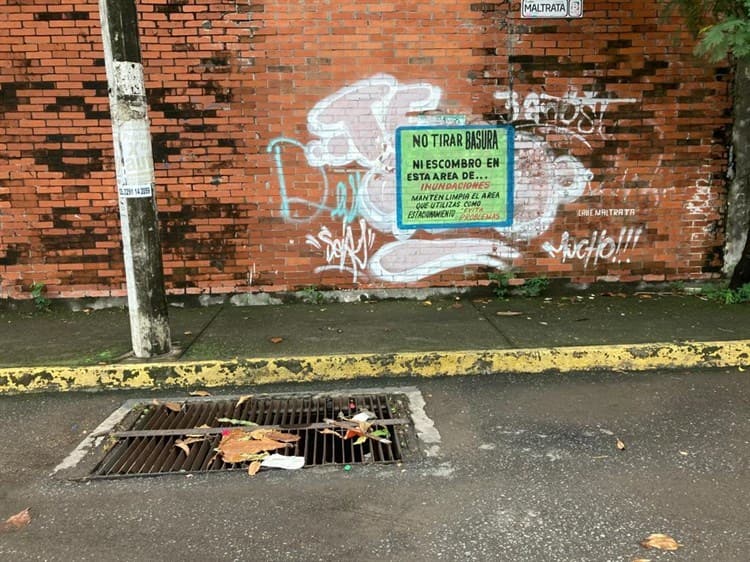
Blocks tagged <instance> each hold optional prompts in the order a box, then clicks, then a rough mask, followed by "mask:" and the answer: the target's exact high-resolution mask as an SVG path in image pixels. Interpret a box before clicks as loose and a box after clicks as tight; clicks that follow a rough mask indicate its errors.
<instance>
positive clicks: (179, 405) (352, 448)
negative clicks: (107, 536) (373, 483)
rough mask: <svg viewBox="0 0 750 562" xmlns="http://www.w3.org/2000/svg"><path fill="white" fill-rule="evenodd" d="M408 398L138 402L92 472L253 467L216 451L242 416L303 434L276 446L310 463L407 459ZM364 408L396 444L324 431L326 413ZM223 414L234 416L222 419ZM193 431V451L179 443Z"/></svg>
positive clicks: (263, 425) (343, 413)
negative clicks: (404, 441)
mask: <svg viewBox="0 0 750 562" xmlns="http://www.w3.org/2000/svg"><path fill="white" fill-rule="evenodd" d="M407 403H408V401H407V400H406V397H404V396H398V395H393V394H368V395H352V396H346V395H342V396H302V397H300V396H295V397H291V398H290V397H273V396H270V397H265V396H264V397H250V398H248V397H231V398H222V399H213V398H201V399H189V400H184V401H182V402H168V401H165V402H156V401H154V402H153V403H147V404H142V405H140V406H138V407H136V408H133V409H132V410H131V411H130V412H129V414H128V415H127V416H126V417H125V418H124V419H123V422H122V423H121V424H120V428H121V429H120V430H117V431H112V432H109V433H108V437H109V442H110V444H111V447H110V448H109V449H108V452H107V453H106V455H105V457H104V458H103V459H102V461H101V462H99V463H98V464H97V465H96V466H95V468H94V469H93V471H92V472H91V473H90V474H89V476H88V478H118V477H127V476H139V475H158V474H170V473H186V472H211V471H226V470H237V469H247V466H248V464H249V462H243V463H233V464H230V463H225V462H224V461H223V460H222V459H221V455H218V454H217V453H216V450H215V449H216V447H217V445H218V444H219V441H220V440H221V437H222V431H226V429H227V428H230V427H244V426H242V424H240V423H239V422H237V421H236V420H242V421H246V422H253V423H255V424H257V425H258V428H273V429H279V430H283V431H284V432H286V433H292V434H294V435H298V436H299V437H300V439H299V440H298V441H297V442H296V443H293V444H291V446H290V447H288V448H285V449H282V450H279V451H276V452H278V453H279V454H282V455H285V456H301V457H304V459H305V465H304V466H305V467H311V466H322V465H341V464H361V463H393V462H399V461H401V460H402V439H403V438H404V436H405V434H406V431H407V429H408V428H409V426H410V424H411V420H410V419H408V418H398V417H394V415H393V413H394V410H395V411H397V412H398V413H403V412H406V411H407V407H406V404H407ZM363 411H367V412H369V413H370V414H372V416H374V418H372V419H370V420H369V421H370V422H372V423H373V427H378V428H381V429H387V430H388V434H389V436H388V438H387V439H388V440H390V443H384V442H382V441H376V440H373V439H367V440H365V442H363V443H360V444H355V441H356V440H355V439H346V440H344V439H342V438H341V437H339V436H336V435H332V434H330V433H321V431H320V430H321V429H325V428H330V427H331V424H330V421H326V420H332V419H333V420H340V419H341V418H342V417H343V418H351V417H352V416H354V415H355V414H357V413H359V412H363ZM222 418H226V419H229V420H231V421H224V422H219V421H218V420H219V419H222ZM252 429H257V428H256V427H253V428H252ZM204 436H205V439H202V437H204ZM186 438H193V439H192V440H193V441H194V442H193V443H191V444H190V446H189V447H188V449H189V452H188V453H186V452H185V450H184V449H183V448H180V447H178V446H177V445H178V444H179V440H186Z"/></svg>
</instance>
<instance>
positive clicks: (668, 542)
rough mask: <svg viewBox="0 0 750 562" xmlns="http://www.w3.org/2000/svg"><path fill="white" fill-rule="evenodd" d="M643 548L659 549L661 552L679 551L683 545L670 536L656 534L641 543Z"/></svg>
mask: <svg viewBox="0 0 750 562" xmlns="http://www.w3.org/2000/svg"><path fill="white" fill-rule="evenodd" d="M641 546H642V547H643V548H657V549H659V550H677V549H678V548H680V547H681V546H682V545H681V544H680V543H678V542H677V541H676V540H674V539H673V538H672V537H670V536H669V535H663V534H661V533H654V534H651V535H649V536H648V537H647V538H646V539H644V540H642V541H641Z"/></svg>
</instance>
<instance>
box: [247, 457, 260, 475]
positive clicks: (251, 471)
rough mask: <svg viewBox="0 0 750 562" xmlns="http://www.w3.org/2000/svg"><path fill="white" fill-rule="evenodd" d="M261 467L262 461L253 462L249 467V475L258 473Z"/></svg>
mask: <svg viewBox="0 0 750 562" xmlns="http://www.w3.org/2000/svg"><path fill="white" fill-rule="evenodd" d="M260 467H261V463H260V461H253V462H251V463H250V465H249V466H248V467H247V474H248V475H249V476H255V475H256V474H258V471H259V470H260Z"/></svg>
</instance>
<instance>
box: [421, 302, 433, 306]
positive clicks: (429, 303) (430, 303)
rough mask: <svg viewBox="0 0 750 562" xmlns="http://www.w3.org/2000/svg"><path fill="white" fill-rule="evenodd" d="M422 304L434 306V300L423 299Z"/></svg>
mask: <svg viewBox="0 0 750 562" xmlns="http://www.w3.org/2000/svg"><path fill="white" fill-rule="evenodd" d="M422 306H432V301H422Z"/></svg>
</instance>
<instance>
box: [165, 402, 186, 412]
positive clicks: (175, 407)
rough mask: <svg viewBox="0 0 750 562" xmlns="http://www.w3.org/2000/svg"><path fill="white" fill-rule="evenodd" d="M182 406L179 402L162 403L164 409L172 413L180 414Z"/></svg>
mask: <svg viewBox="0 0 750 562" xmlns="http://www.w3.org/2000/svg"><path fill="white" fill-rule="evenodd" d="M183 406H184V404H182V403H180V402H164V407H165V408H166V409H167V410H170V411H172V412H182V407H183Z"/></svg>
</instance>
